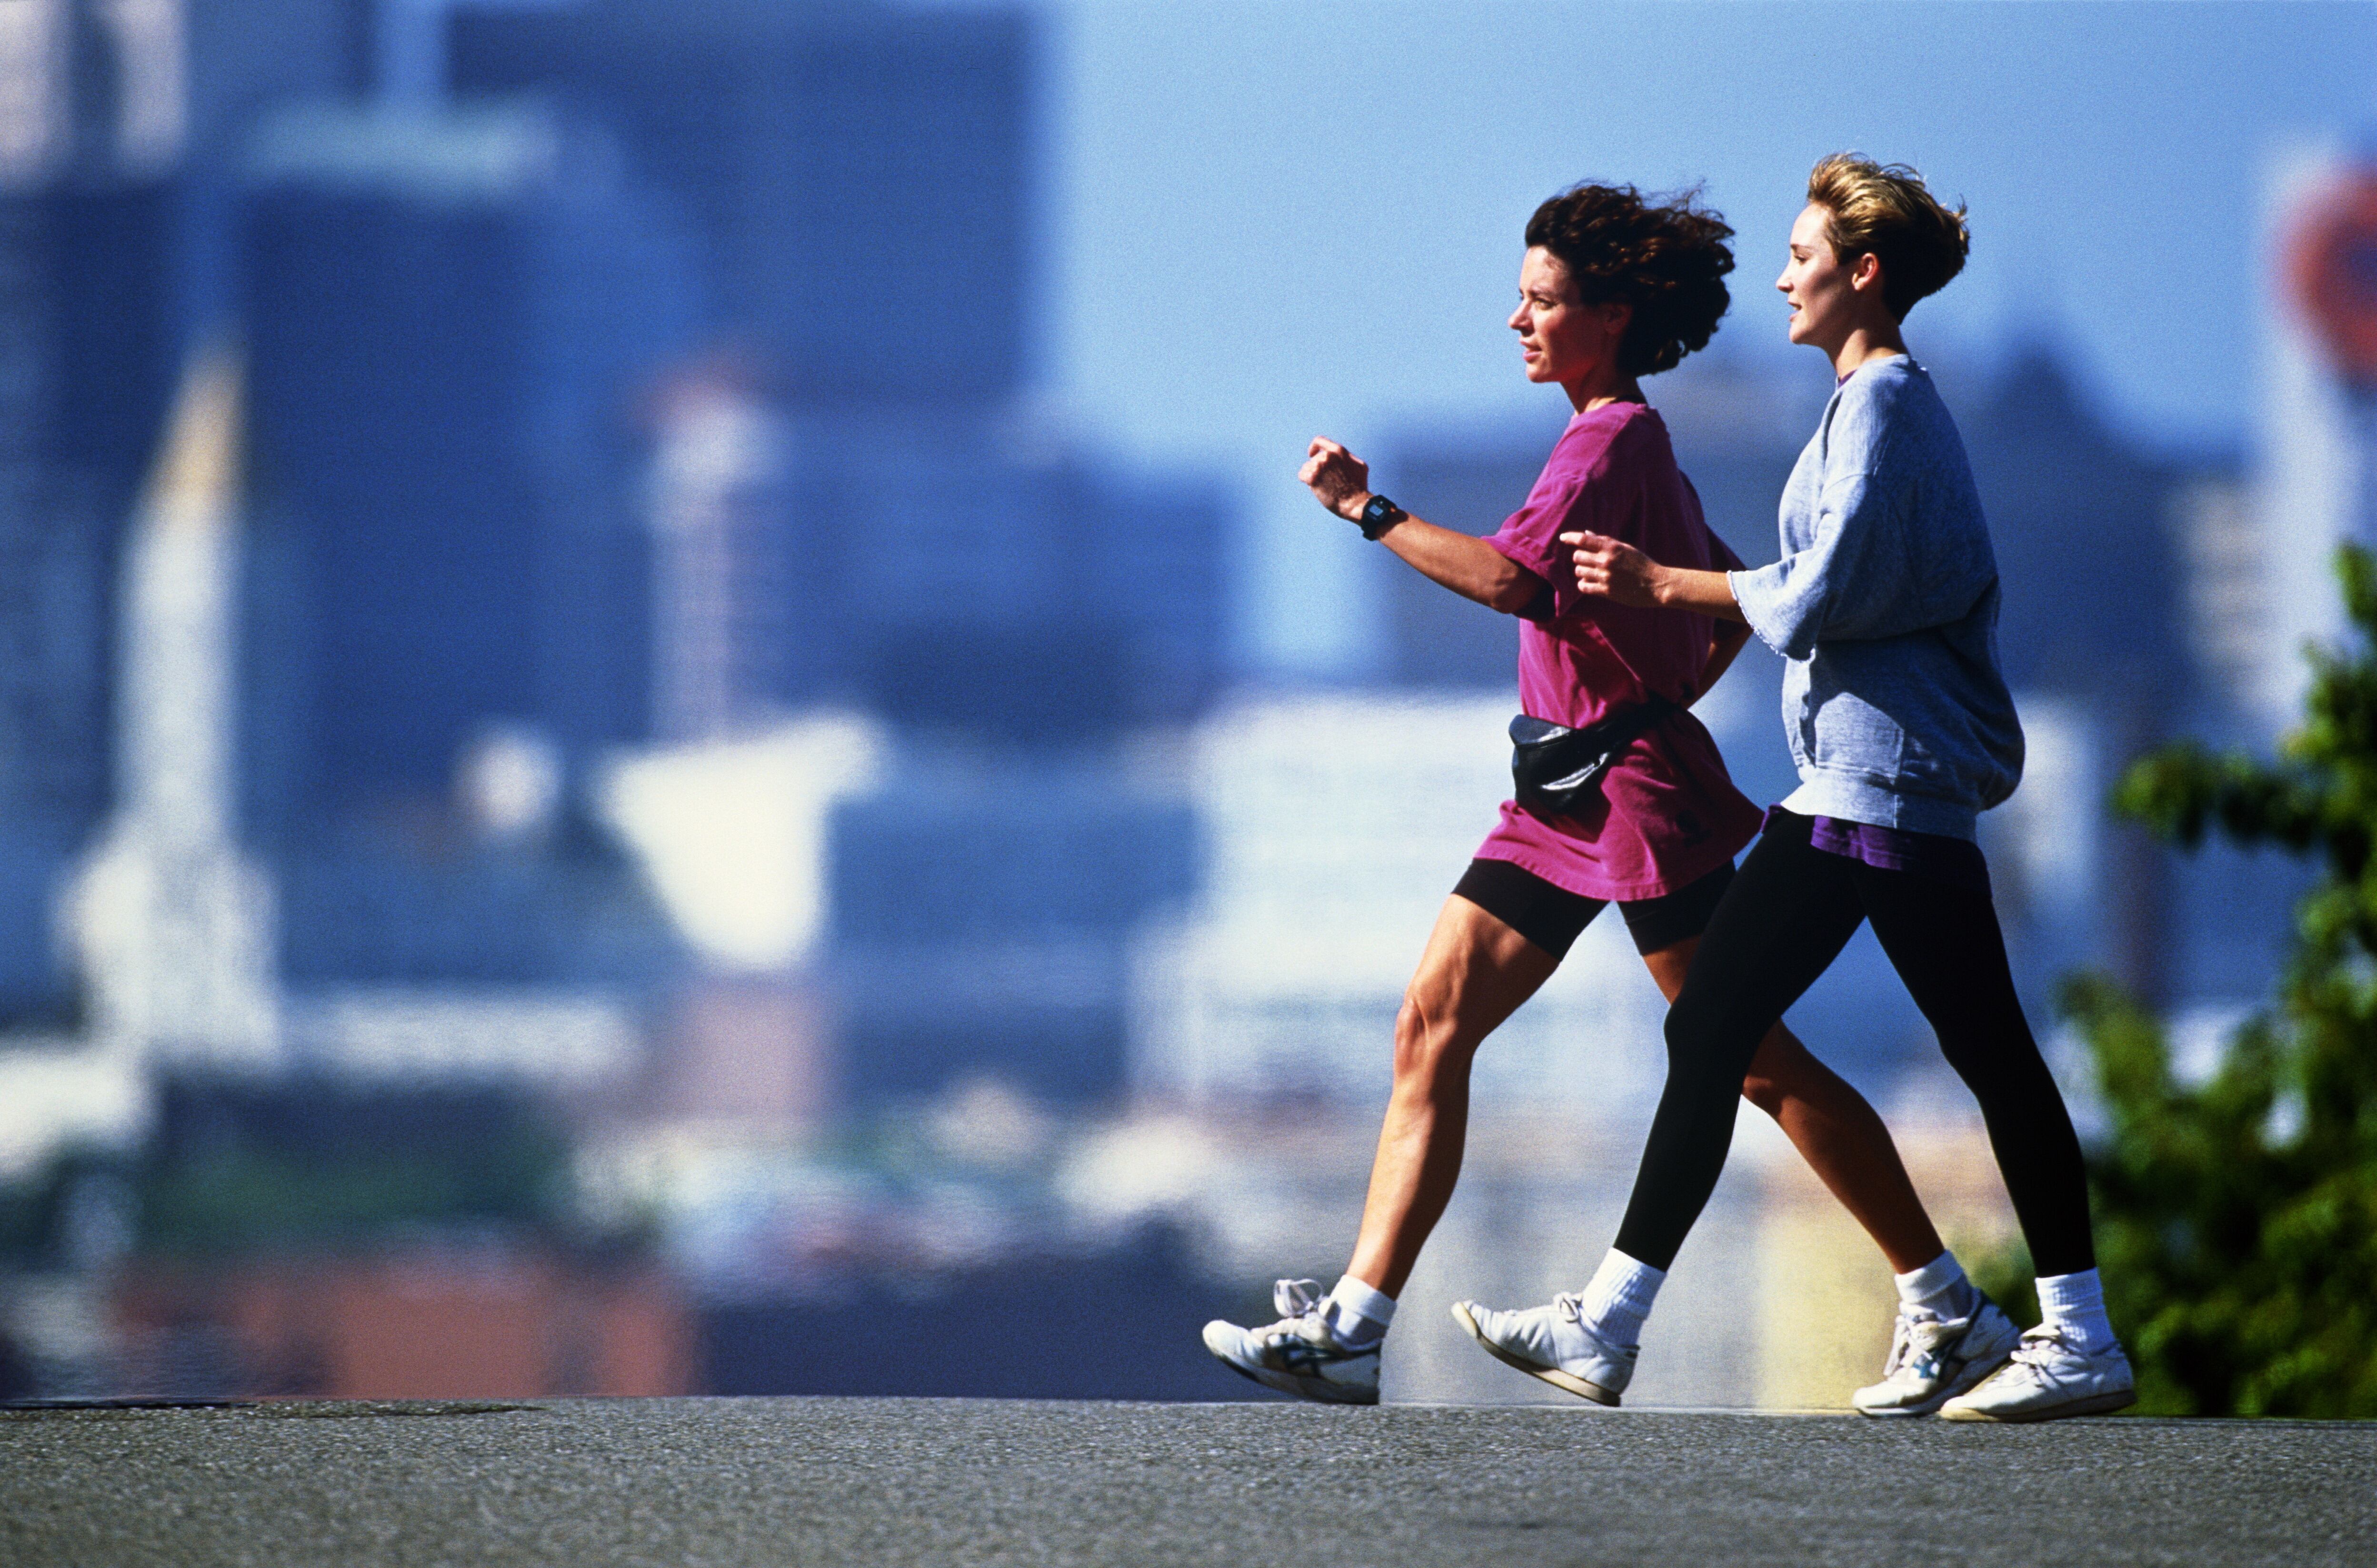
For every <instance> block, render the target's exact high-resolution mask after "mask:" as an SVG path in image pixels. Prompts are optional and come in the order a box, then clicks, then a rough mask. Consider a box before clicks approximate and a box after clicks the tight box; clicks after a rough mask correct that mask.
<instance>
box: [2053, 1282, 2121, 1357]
mask: <svg viewBox="0 0 2377 1568" xmlns="http://www.w3.org/2000/svg"><path fill="white" fill-rule="evenodd" d="M2038 1315H2039V1318H2040V1319H2041V1321H2043V1322H2046V1323H2049V1324H2054V1325H2055V1326H2056V1327H2058V1328H2060V1329H2061V1330H2062V1331H2063V1342H2064V1343H2065V1344H2066V1345H2069V1346H2071V1347H2072V1348H2073V1349H2075V1350H2082V1351H2095V1350H2106V1349H2110V1348H2112V1347H2113V1346H2114V1344H2116V1343H2117V1341H2116V1340H2115V1339H2114V1337H2113V1320H2112V1319H2111V1318H2108V1317H2107V1316H2106V1315H2105V1286H2104V1282H2103V1281H2102V1280H2100V1279H2098V1278H2097V1277H2096V1270H2095V1269H2093V1268H2084V1269H2082V1270H2081V1271H2080V1272H2079V1273H2077V1274H2052V1275H2048V1276H2045V1277H2042V1278H2041V1279H2040V1280H2039V1282H2038Z"/></svg>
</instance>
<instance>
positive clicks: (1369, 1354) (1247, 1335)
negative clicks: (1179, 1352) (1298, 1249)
mask: <svg viewBox="0 0 2377 1568" xmlns="http://www.w3.org/2000/svg"><path fill="white" fill-rule="evenodd" d="M1271 1302H1272V1310H1273V1311H1275V1312H1277V1313H1279V1314H1280V1321H1279V1322H1277V1323H1274V1324H1271V1325H1270V1326H1268V1327H1265V1328H1240V1327H1239V1326H1238V1325H1237V1324H1234V1323H1224V1322H1223V1321H1222V1320H1221V1319H1219V1318H1215V1319H1214V1320H1213V1321H1212V1323H1209V1324H1206V1325H1205V1348H1206V1349H1208V1350H1211V1351H1212V1352H1213V1354H1214V1355H1216V1356H1218V1357H1220V1358H1221V1360H1222V1364H1223V1365H1224V1366H1226V1367H1228V1368H1229V1369H1230V1370H1231V1371H1232V1372H1236V1373H1238V1374H1239V1375H1240V1376H1242V1377H1250V1378H1252V1379H1254V1380H1255V1381H1256V1382H1257V1383H1260V1384H1262V1385H1263V1386H1264V1387H1265V1388H1276V1389H1278V1390H1279V1391H1280V1392H1281V1393H1282V1394H1293V1395H1295V1396H1297V1397H1298V1398H1303V1399H1314V1400H1318V1401H1320V1403H1321V1404H1323V1405H1375V1404H1377V1403H1378V1402H1379V1347H1378V1346H1377V1345H1370V1346H1367V1347H1365V1348H1362V1349H1359V1350H1349V1349H1347V1348H1345V1347H1344V1346H1343V1345H1340V1344H1339V1343H1337V1338H1336V1336H1334V1335H1332V1334H1331V1333H1330V1332H1329V1324H1328V1323H1327V1322H1326V1321H1325V1319H1324V1317H1323V1315H1322V1314H1323V1313H1325V1311H1326V1310H1327V1308H1328V1304H1329V1299H1328V1297H1326V1296H1324V1295H1322V1294H1321V1291H1320V1281H1319V1280H1318V1279H1283V1280H1281V1281H1280V1282H1279V1283H1277V1284H1276V1285H1273V1286H1272V1288H1271Z"/></svg>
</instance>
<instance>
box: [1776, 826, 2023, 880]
mask: <svg viewBox="0 0 2377 1568" xmlns="http://www.w3.org/2000/svg"><path fill="white" fill-rule="evenodd" d="M1803 822H1804V823H1806V824H1807V825H1808V844H1809V846H1810V848H1811V849H1822V850H1823V851H1824V852H1825V853H1826V854H1828V855H1845V856H1846V857H1847V858H1848V859H1850V860H1853V861H1859V862H1860V863H1862V864H1865V865H1869V866H1872V867H1874V868H1875V869H1876V870H1878V871H1903V872H1908V873H1913V874H1914V875H1917V876H1928V877H1932V878H1936V879H1937V880H1939V881H1941V882H1945V883H1948V884H1949V885H1952V886H1956V887H1964V888H1968V889H1970V890H1971V891H1973V892H1975V893H1978V894H1981V895H1983V896H1984V897H1987V896H1988V895H1989V861H1988V860H1986V859H1985V858H1983V856H1982V854H1981V847H1980V846H1979V845H1978V844H1976V843H1974V842H1973V841H1972V840H1970V839H1968V838H1951V837H1948V836H1947V835H1946V834H1944V833H1908V832H1906V831H1905V829H1903V828H1896V827H1877V826H1874V825H1873V824H1872V823H1869V822H1845V821H1843V820H1842V819H1841V818H1839V817H1836V816H1801V815H1799V814H1798V813H1797V812H1786V811H1785V810H1784V809H1783V808H1782V807H1781V806H1769V807H1768V808H1767V810H1766V830H1767V831H1768V832H1770V833H1771V832H1773V831H1774V830H1775V829H1776V828H1777V827H1783V826H1787V827H1790V828H1792V829H1793V830H1794V832H1795V833H1796V830H1797V827H1798V824H1799V823H1803Z"/></svg>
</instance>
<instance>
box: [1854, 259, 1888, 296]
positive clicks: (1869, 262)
mask: <svg viewBox="0 0 2377 1568" xmlns="http://www.w3.org/2000/svg"><path fill="white" fill-rule="evenodd" d="M1849 287H1850V288H1852V289H1856V290H1857V291H1860V292H1862V291H1867V290H1878V289H1880V288H1881V257H1880V256H1878V255H1874V254H1873V252H1871V251H1867V252H1865V253H1864V254H1862V255H1859V256H1858V257H1857V260H1855V261H1853V262H1851V263H1850V264H1849Z"/></svg>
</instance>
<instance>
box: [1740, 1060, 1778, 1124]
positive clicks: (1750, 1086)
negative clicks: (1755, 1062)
mask: <svg viewBox="0 0 2377 1568" xmlns="http://www.w3.org/2000/svg"><path fill="white" fill-rule="evenodd" d="M1741 1098H1742V1099H1746V1100H1748V1101H1750V1104H1752V1105H1754V1106H1756V1107H1758V1109H1759V1110H1761V1111H1764V1112H1766V1114H1767V1115H1769V1116H1773V1117H1775V1118H1777V1119H1778V1120H1779V1119H1780V1118H1781V1116H1782V1114H1783V1085H1782V1083H1781V1082H1780V1081H1779V1080H1778V1079H1776V1078H1774V1077H1772V1076H1770V1075H1767V1074H1764V1073H1762V1072H1760V1071H1759V1070H1758V1069H1757V1068H1756V1067H1754V1066H1753V1067H1751V1068H1750V1072H1749V1073H1748V1074H1747V1075H1745V1076H1744V1077H1743V1078H1742V1080H1741Z"/></svg>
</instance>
